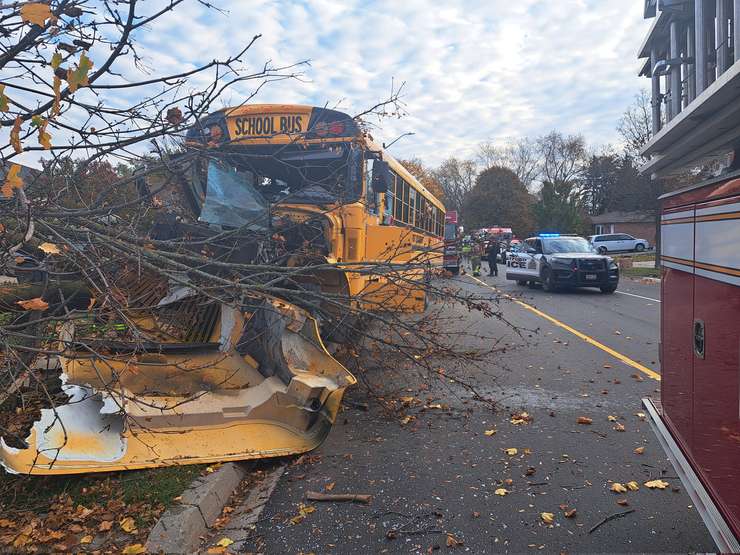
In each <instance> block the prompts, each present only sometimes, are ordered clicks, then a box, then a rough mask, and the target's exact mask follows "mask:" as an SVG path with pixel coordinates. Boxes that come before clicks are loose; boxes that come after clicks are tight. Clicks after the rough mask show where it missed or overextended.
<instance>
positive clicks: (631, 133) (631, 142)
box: [617, 89, 653, 161]
mask: <svg viewBox="0 0 740 555" xmlns="http://www.w3.org/2000/svg"><path fill="white" fill-rule="evenodd" d="M650 102H651V99H650V94H649V93H648V91H647V90H646V89H642V90H640V92H639V93H637V94H636V95H635V99H634V102H633V103H632V104H630V105H629V106H628V107H627V109H626V110H625V111H624V113H623V114H622V117H621V118H619V122H618V123H617V132H618V133H619V135H620V136H621V137H622V140H623V141H624V151H625V153H626V154H627V155H629V156H630V157H631V158H633V159H640V160H643V161H644V158H643V157H642V156H641V155H640V150H642V147H644V146H645V145H646V144H647V143H648V141H650V139H651V138H652V136H653V126H652V108H651V104H650Z"/></svg>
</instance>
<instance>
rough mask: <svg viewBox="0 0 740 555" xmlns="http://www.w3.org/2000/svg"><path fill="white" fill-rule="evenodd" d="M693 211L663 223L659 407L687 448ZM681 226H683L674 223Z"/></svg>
mask: <svg viewBox="0 0 740 555" xmlns="http://www.w3.org/2000/svg"><path fill="white" fill-rule="evenodd" d="M692 218H693V207H692V208H691V209H688V210H687V209H683V210H681V211H676V212H666V213H664V214H663V217H662V222H661V223H662V225H661V245H662V248H663V255H664V256H663V258H662V259H661V260H662V267H663V270H662V277H663V279H662V285H661V295H662V311H661V361H660V368H661V395H660V397H661V403H662V404H663V409H664V411H665V416H666V417H667V418H668V420H669V421H670V423H671V425H672V428H673V430H674V432H675V433H676V434H677V437H676V440H677V442H678V443H679V444H680V445H681V447H682V448H683V449H684V450H687V449H690V448H691V433H692V396H693V373H694V366H693V347H692V337H693V336H692V325H693V320H694V306H693V299H694V274H693V271H694V269H693V267H692V266H691V264H692V260H693V258H694V224H693V221H692ZM676 221H680V222H682V223H675V222H676Z"/></svg>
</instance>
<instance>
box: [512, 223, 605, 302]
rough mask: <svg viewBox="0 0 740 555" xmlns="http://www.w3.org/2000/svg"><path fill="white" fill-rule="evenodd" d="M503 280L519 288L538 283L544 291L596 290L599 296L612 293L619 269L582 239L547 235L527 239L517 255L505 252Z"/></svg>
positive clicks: (553, 234)
mask: <svg viewBox="0 0 740 555" xmlns="http://www.w3.org/2000/svg"><path fill="white" fill-rule="evenodd" d="M506 279H510V280H514V281H516V282H517V283H518V284H519V285H526V284H527V283H537V282H539V283H541V284H542V288H543V289H544V290H545V291H555V290H556V289H558V288H560V287H598V288H599V289H601V292H602V293H614V291H616V290H617V285H618V284H619V268H618V267H617V263H616V262H614V260H613V259H612V258H610V257H608V256H604V255H601V254H599V253H598V252H597V251H596V250H595V249H594V248H593V246H592V245H591V244H590V243H589V242H588V241H587V240H586V239H584V238H583V237H577V236H575V235H559V234H555V233H547V234H541V235H538V236H537V237H530V238H529V239H527V240H526V241H524V246H523V247H522V248H521V249H520V250H519V251H518V252H509V253H507V256H506Z"/></svg>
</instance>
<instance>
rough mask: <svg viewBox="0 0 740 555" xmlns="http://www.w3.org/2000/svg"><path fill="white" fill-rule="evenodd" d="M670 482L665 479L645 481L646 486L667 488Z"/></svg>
mask: <svg viewBox="0 0 740 555" xmlns="http://www.w3.org/2000/svg"><path fill="white" fill-rule="evenodd" d="M669 485H670V484H669V483H668V482H666V481H664V480H650V481H649V482H645V487H646V488H650V489H666V488H667V487H668V486H669Z"/></svg>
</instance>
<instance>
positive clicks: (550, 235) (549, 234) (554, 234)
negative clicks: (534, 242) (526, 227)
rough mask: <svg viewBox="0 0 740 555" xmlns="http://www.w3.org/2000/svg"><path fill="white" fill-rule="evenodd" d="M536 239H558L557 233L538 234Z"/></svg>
mask: <svg viewBox="0 0 740 555" xmlns="http://www.w3.org/2000/svg"><path fill="white" fill-rule="evenodd" d="M538 237H560V234H559V233H540V234H539V235H538Z"/></svg>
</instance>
